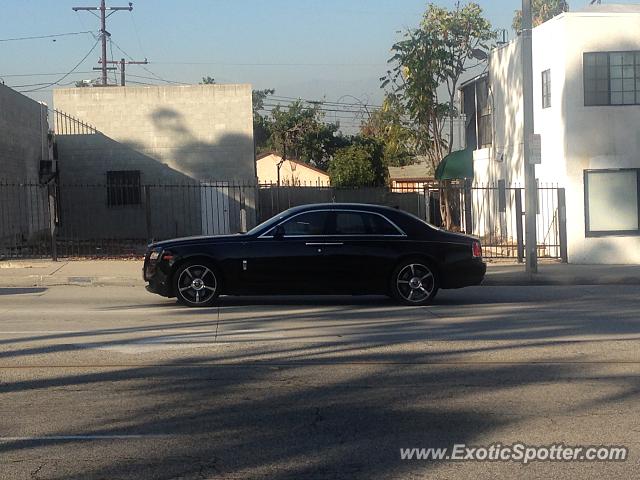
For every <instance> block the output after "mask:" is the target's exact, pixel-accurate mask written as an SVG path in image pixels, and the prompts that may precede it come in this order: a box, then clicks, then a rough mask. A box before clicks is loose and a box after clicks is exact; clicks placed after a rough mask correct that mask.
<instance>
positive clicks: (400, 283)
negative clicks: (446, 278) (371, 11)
mask: <svg viewBox="0 0 640 480" xmlns="http://www.w3.org/2000/svg"><path fill="white" fill-rule="evenodd" d="M439 287H440V284H439V282H438V273H437V271H436V269H435V268H433V266H432V265H431V264H430V263H429V262H426V261H424V260H417V259H414V260H406V261H403V262H402V263H400V264H399V265H398V266H397V267H396V268H395V270H394V271H393V274H392V275H391V285H390V289H391V295H392V296H393V298H395V299H396V300H397V301H398V302H400V303H402V304H404V305H413V306H420V305H429V304H430V303H431V302H432V301H433V299H434V298H435V296H436V294H437V293H438V289H439Z"/></svg>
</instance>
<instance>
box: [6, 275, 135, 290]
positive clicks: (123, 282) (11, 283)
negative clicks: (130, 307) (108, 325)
mask: <svg viewBox="0 0 640 480" xmlns="http://www.w3.org/2000/svg"><path fill="white" fill-rule="evenodd" d="M144 285H145V282H144V281H143V280H142V279H134V278H130V277H53V276H50V275H28V276H19V277H18V276H17V277H4V278H2V279H0V287H58V286H76V287H143V286H144Z"/></svg>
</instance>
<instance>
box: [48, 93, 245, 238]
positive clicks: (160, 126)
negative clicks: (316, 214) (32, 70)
mask: <svg viewBox="0 0 640 480" xmlns="http://www.w3.org/2000/svg"><path fill="white" fill-rule="evenodd" d="M54 103H55V106H56V109H57V110H60V111H62V112H64V113H65V114H68V115H70V116H72V117H74V118H75V119H77V120H81V121H82V122H85V123H87V124H90V125H92V126H93V127H95V131H84V132H83V133H74V129H73V128H71V129H69V128H67V129H66V130H65V134H59V135H57V143H58V156H59V163H60V180H61V196H62V199H61V203H62V213H63V217H62V225H61V228H60V236H62V237H68V238H78V237H79V238H118V239H144V238H155V239H158V238H170V237H175V236H183V235H197V234H201V233H212V232H215V233H226V231H229V232H234V231H239V230H240V229H241V227H240V224H241V221H240V218H235V217H234V218H230V217H231V216H232V215H235V214H237V215H236V216H238V217H239V216H240V214H242V217H243V222H244V224H243V225H242V227H243V228H244V227H247V228H250V227H251V226H252V225H253V224H255V194H248V195H246V196H244V195H243V197H242V207H241V208H240V207H238V205H237V204H238V201H237V199H236V198H235V196H234V195H235V193H234V192H236V191H237V190H238V188H233V189H229V188H226V187H224V185H222V186H220V187H218V186H215V187H208V186H206V185H209V184H211V182H214V183H216V182H218V183H217V184H216V185H218V184H220V182H232V183H235V184H237V183H238V182H242V183H248V184H254V183H255V179H256V171H255V162H254V147H253V112H252V102H251V86H250V85H193V86H171V87H142V88H138V87H109V88H72V89H61V90H55V91H54ZM69 133H71V134H69ZM121 170H138V171H140V183H141V184H142V185H143V186H145V185H149V187H148V188H147V190H148V192H149V193H147V192H143V195H142V201H141V203H140V204H137V205H125V206H113V205H108V202H107V197H108V195H107V188H106V183H107V172H108V171H121ZM201 184H203V186H201ZM154 185H155V186H154ZM168 185H174V186H176V188H171V187H169V186H168ZM208 189H214V190H216V192H218V191H219V192H218V193H216V194H215V195H213V194H210V192H208ZM247 191H248V192H252V191H253V190H251V189H248V190H247ZM220 196H224V197H225V201H224V202H221V201H219V197H220ZM207 199H209V200H207ZM147 201H148V205H147ZM212 202H213V203H212ZM221 205H224V207H221ZM218 209H222V210H224V215H227V216H229V218H227V219H225V221H224V225H225V228H226V231H219V230H218V228H217V226H216V228H212V227H209V225H210V224H211V222H210V220H211V219H212V218H213V217H216V218H217V217H218V216H219V213H220V212H218V211H217V210H218ZM148 210H149V211H150V212H148ZM240 210H244V211H243V212H242V213H241V212H240ZM168 217H169V218H171V221H170V222H169V221H167V220H166V219H167V218H168ZM209 217H211V218H209ZM94 218H100V222H94V221H92V219H94ZM149 218H150V222H149ZM149 223H150V226H151V228H149Z"/></svg>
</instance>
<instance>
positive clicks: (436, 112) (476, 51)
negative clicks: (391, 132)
mask: <svg viewBox="0 0 640 480" xmlns="http://www.w3.org/2000/svg"><path fill="white" fill-rule="evenodd" d="M494 36H495V33H494V32H493V31H492V29H491V24H490V23H489V22H488V21H487V20H486V19H485V18H484V17H483V12H482V9H481V8H480V6H479V5H478V4H476V3H469V4H467V5H464V6H461V5H460V3H458V4H457V5H456V7H455V8H454V9H453V10H447V9H446V8H442V7H439V6H436V5H433V4H431V5H429V6H428V7H427V10H426V12H425V14H424V17H423V19H422V23H421V25H420V27H419V28H416V29H410V30H408V31H407V32H406V33H405V36H404V39H403V40H402V41H400V42H398V43H396V44H395V45H393V47H392V52H393V56H392V57H391V58H390V59H389V62H390V63H391V64H392V65H393V67H392V69H391V70H389V71H388V72H387V75H386V76H385V77H383V78H382V79H381V80H382V81H383V82H382V87H383V88H390V89H391V93H392V94H394V95H396V96H397V98H398V99H399V100H400V101H401V102H402V104H403V106H404V108H405V109H406V111H407V113H408V115H409V117H410V119H411V120H412V122H413V123H414V132H415V144H416V149H417V151H418V153H419V154H423V155H426V156H427V158H429V160H430V161H431V163H432V167H433V168H434V170H435V169H436V168H437V166H438V164H439V163H440V162H441V161H442V159H443V158H444V156H445V155H446V154H447V153H450V152H451V149H452V142H450V141H447V135H445V133H444V129H445V127H446V125H447V122H449V134H448V138H449V139H451V138H452V137H453V120H454V118H455V117H456V116H457V114H458V112H457V109H456V108H455V98H456V93H457V89H458V85H459V83H460V77H461V76H462V74H463V73H464V72H465V71H466V70H467V68H468V63H469V61H471V60H472V59H476V60H474V63H477V59H481V58H486V53H484V52H485V51H486V50H488V42H489V41H490V40H492V39H493V38H494ZM441 86H444V87H445V90H446V92H447V99H446V101H441V99H440V96H439V88H440V87H441ZM448 184H449V182H443V184H442V187H443V192H444V193H445V195H444V196H443V200H444V201H443V202H441V205H442V217H443V220H444V222H445V225H446V226H447V228H452V226H453V225H452V221H453V217H452V211H451V207H450V205H451V201H450V196H451V190H450V189H449V188H448V186H449V185H448Z"/></svg>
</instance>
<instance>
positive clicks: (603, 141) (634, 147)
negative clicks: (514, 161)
mask: <svg viewBox="0 0 640 480" xmlns="http://www.w3.org/2000/svg"><path fill="white" fill-rule="evenodd" d="M565 22H566V25H567V27H566V28H567V37H568V38H571V39H572V41H571V42H567V44H566V52H567V53H566V57H567V64H566V72H567V81H566V85H565V88H564V96H565V113H564V117H565V122H566V127H565V129H566V162H567V184H566V188H567V211H568V212H569V214H568V216H567V229H568V232H569V260H570V261H572V262H578V263H591V262H595V263H640V237H638V236H615V235H611V236H606V237H601V238H586V237H585V208H584V174H583V172H584V170H586V169H607V168H628V167H633V168H638V167H640V106H638V105H625V106H603V107H592V106H590V107H586V106H584V81H583V69H582V63H583V53H584V52H598V51H602V52H606V51H624V50H636V51H640V33H638V25H639V24H640V14H633V13H622V14H614V13H609V14H606V15H605V14H589V13H575V14H573V15H571V16H567V18H566V19H565ZM594 32H598V35H594ZM613 197H615V195H613ZM615 207H616V206H615V198H612V204H611V214H612V215H615V214H616V208H615Z"/></svg>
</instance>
